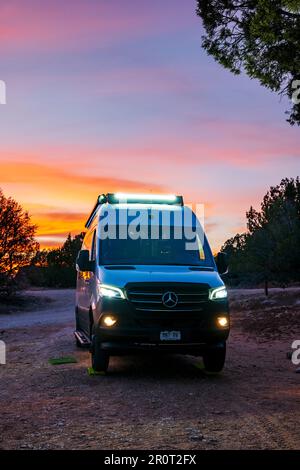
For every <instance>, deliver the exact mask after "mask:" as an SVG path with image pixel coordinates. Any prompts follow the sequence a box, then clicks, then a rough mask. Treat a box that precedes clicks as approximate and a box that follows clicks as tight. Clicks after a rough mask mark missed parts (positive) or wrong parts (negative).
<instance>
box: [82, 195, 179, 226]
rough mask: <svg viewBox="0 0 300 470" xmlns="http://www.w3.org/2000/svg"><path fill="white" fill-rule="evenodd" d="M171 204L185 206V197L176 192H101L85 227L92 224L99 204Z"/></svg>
mask: <svg viewBox="0 0 300 470" xmlns="http://www.w3.org/2000/svg"><path fill="white" fill-rule="evenodd" d="M105 203H109V204H119V203H126V204H136V203H141V204H143V203H144V204H171V205H177V206H183V197H182V196H175V195H174V194H134V193H132V194H131V193H130V194H129V193H107V194H100V195H99V196H98V198H97V201H96V204H95V206H94V208H93V210H92V212H91V214H90V216H89V218H88V219H87V221H86V224H85V227H86V228H89V226H90V225H91V223H92V221H93V219H94V217H95V215H96V213H97V210H98V208H99V206H101V205H102V204H105Z"/></svg>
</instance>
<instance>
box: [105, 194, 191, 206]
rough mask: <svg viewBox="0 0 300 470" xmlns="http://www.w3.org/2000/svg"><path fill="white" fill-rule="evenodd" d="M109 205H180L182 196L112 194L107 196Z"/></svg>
mask: <svg viewBox="0 0 300 470" xmlns="http://www.w3.org/2000/svg"><path fill="white" fill-rule="evenodd" d="M108 199H109V202H110V203H116V202H129V203H130V202H131V203H132V202H141V203H143V202H148V203H157V204H180V205H182V202H183V201H182V196H175V194H134V193H113V194H108Z"/></svg>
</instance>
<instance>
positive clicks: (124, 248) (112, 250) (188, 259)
mask: <svg viewBox="0 0 300 470" xmlns="http://www.w3.org/2000/svg"><path fill="white" fill-rule="evenodd" d="M99 243H100V250H99V253H100V259H99V262H100V264H101V265H104V264H108V265H109V264H112V265H114V264H133V265H182V266H187V265H188V266H211V267H213V259H212V255H211V252H210V250H209V248H208V244H207V242H206V239H204V242H203V243H201V241H200V239H199V237H198V236H197V235H195V239H194V241H192V245H191V240H188V239H186V238H184V237H183V238H180V239H176V238H175V236H174V235H173V236H172V235H171V236H170V237H169V238H168V239H165V238H164V237H163V236H162V235H161V234H160V236H159V238H157V239H153V238H152V239H151V238H148V239H143V238H138V239H131V238H130V237H128V238H126V239H125V240H123V239H119V238H115V239H111V238H106V239H104V240H99ZM191 248H192V249H191Z"/></svg>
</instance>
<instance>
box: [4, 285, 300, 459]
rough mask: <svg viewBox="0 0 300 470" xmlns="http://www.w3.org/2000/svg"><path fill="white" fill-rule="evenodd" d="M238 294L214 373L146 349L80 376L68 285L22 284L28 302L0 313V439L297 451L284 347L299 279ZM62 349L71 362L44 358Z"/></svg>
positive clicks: (20, 444) (294, 319) (292, 387)
mask: <svg viewBox="0 0 300 470" xmlns="http://www.w3.org/2000/svg"><path fill="white" fill-rule="evenodd" d="M240 294H241V292H239V291H232V292H231V310H232V332H231V335H230V339H229V342H228V358H227V363H226V367H225V369H224V371H223V373H222V374H220V375H219V376H212V375H206V374H205V373H204V372H203V370H201V365H202V362H201V359H197V358H192V357H189V356H183V357H181V356H164V357H151V356H147V357H122V358H112V360H111V365H110V372H109V374H108V375H107V376H100V377H99V376H97V377H91V376H89V375H88V374H87V367H88V366H89V353H88V352H87V351H86V350H80V349H77V348H76V347H75V345H74V340H73V336H72V331H73V328H74V326H73V300H74V292H73V291H72V290H60V291H50V290H49V291H40V292H31V293H27V295H28V296H29V297H30V302H32V297H38V298H39V299H38V301H35V302H34V304H33V306H32V310H30V308H29V309H28V308H26V309H23V312H14V313H11V314H2V315H0V339H2V340H4V341H5V342H6V345H7V364H6V365H5V366H4V365H0V448H2V449H20V448H21V449H63V448H65V449H149V450H150V449H164V450H167V449H297V448H298V449H299V448H300V374H297V373H295V369H296V366H294V365H293V364H292V363H291V361H290V360H288V359H287V357H286V354H287V352H288V351H291V343H292V341H293V340H295V339H300V327H299V325H300V324H299V319H300V300H299V299H300V289H291V290H290V289H286V290H284V291H281V290H278V291H274V292H273V291H272V293H271V295H270V298H269V300H266V299H265V298H264V296H263V294H262V292H261V291H258V292H257V291H250V292H248V291H247V292H246V291H244V292H243V293H242V294H243V295H242V296H241V295H240ZM30 302H29V303H30ZM270 324H271V326H270ZM65 355H71V356H74V357H76V358H77V360H78V362H77V363H76V364H69V365H59V366H52V365H50V364H49V363H48V359H49V358H50V357H57V356H65ZM199 367H200V368H199Z"/></svg>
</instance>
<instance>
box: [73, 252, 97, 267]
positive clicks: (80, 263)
mask: <svg viewBox="0 0 300 470" xmlns="http://www.w3.org/2000/svg"><path fill="white" fill-rule="evenodd" d="M76 268H77V269H78V270H79V271H94V268H95V262H94V261H91V260H90V253H89V250H80V251H79V253H78V256H77V260H76Z"/></svg>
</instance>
